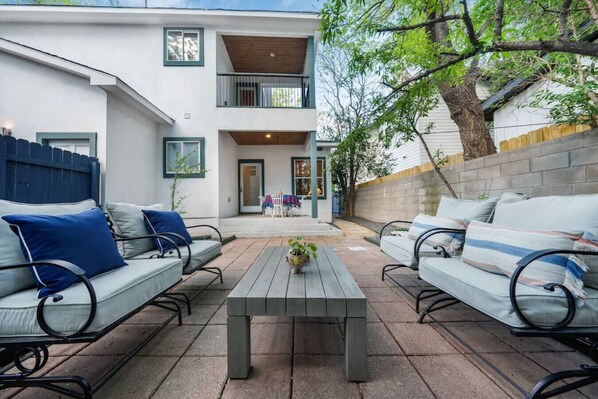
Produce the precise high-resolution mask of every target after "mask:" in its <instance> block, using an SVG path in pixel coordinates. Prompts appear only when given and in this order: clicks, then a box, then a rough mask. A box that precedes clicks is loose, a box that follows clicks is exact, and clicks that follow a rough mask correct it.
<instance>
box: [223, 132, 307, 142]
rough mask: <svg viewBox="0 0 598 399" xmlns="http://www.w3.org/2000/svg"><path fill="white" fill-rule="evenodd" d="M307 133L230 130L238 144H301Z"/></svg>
mask: <svg viewBox="0 0 598 399" xmlns="http://www.w3.org/2000/svg"><path fill="white" fill-rule="evenodd" d="M307 134H308V133H307V132H230V135H231V136H232V138H233V140H235V143H237V144H238V145H303V144H305V141H306V140H307ZM268 136H270V137H268Z"/></svg>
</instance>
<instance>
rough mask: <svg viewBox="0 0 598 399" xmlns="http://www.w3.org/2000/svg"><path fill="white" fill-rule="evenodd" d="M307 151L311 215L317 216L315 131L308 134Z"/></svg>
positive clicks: (315, 217) (316, 145) (316, 148)
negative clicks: (308, 152)
mask: <svg viewBox="0 0 598 399" xmlns="http://www.w3.org/2000/svg"><path fill="white" fill-rule="evenodd" d="M309 151H310V155H311V162H310V163H311V217H312V218H313V219H317V218H318V144H317V142H316V132H310V134H309Z"/></svg>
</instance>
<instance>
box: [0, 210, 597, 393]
mask: <svg viewBox="0 0 598 399" xmlns="http://www.w3.org/2000/svg"><path fill="white" fill-rule="evenodd" d="M335 223H336V224H337V225H338V226H339V227H340V228H342V230H343V231H344V234H345V236H344V237H321V238H318V239H316V242H319V243H326V244H327V245H330V246H331V247H333V248H334V249H335V251H336V252H337V254H338V255H339V257H340V258H341V259H342V260H343V262H344V263H345V264H346V266H347V268H348V269H349V271H350V272H351V274H352V275H353V277H354V278H355V280H356V282H357V283H358V284H359V286H360V287H361V288H362V290H363V292H364V294H365V295H366V296H367V298H368V302H369V304H368V354H369V357H368V360H369V370H370V380H369V381H368V382H367V383H360V384H357V383H349V382H347V381H346V380H345V377H344V368H343V356H342V353H343V342H342V337H341V335H340V330H339V328H338V326H337V325H336V324H335V323H334V321H332V320H331V321H330V322H327V323H315V322H313V321H312V320H310V319H305V318H296V319H295V320H292V319H284V318H266V317H255V318H254V320H253V323H255V324H254V326H253V328H252V353H253V356H252V361H253V368H252V370H251V371H250V374H249V378H248V379H247V380H228V379H227V371H226V305H225V300H226V296H227V294H228V293H229V292H230V290H231V289H232V288H233V287H234V285H235V284H236V283H237V281H238V280H239V279H240V278H241V276H242V275H243V273H244V272H245V271H246V270H247V268H248V267H249V266H250V265H251V263H252V262H253V261H254V260H255V259H256V258H257V257H258V255H259V254H260V253H261V252H262V251H263V250H264V248H265V247H267V246H271V245H281V244H284V243H286V240H285V239H237V240H235V241H233V242H231V243H228V244H226V245H225V246H224V247H223V250H222V252H223V255H222V256H221V257H220V258H218V259H216V260H215V261H214V262H212V263H211V266H218V267H221V268H222V269H223V270H224V284H223V285H220V284H214V285H213V286H212V287H210V289H209V290H207V292H205V293H204V294H202V295H201V296H199V297H198V298H197V299H196V300H195V301H194V302H193V315H192V316H186V315H185V316H184V318H183V323H184V325H183V326H181V327H178V326H176V325H174V324H173V325H172V326H171V327H168V328H167V329H166V330H164V331H163V332H161V333H160V334H159V335H158V336H156V337H155V338H154V339H153V341H151V342H150V344H149V345H148V346H146V348H144V350H143V351H142V352H141V354H140V355H139V356H137V357H135V358H133V359H132V360H131V361H130V362H129V363H128V364H127V365H126V366H125V367H124V368H123V369H122V370H121V371H120V372H119V373H118V374H116V376H115V377H114V378H112V379H111V380H109V381H108V382H107V383H106V384H105V385H104V386H103V387H102V389H101V390H100V391H99V392H98V393H97V394H96V395H95V396H94V397H95V398H100V399H103V398H173V397H178V398H187V397H193V398H219V397H222V398H243V397H248V398H249V397H250V398H285V397H293V398H309V397H318V398H328V397H330V398H332V397H344V398H360V397H362V398H381V397H394V398H396V397H405V398H455V397H460V398H509V397H513V398H519V397H521V394H520V393H519V392H518V391H517V390H516V389H514V388H513V387H512V386H511V385H510V384H508V383H506V382H505V381H504V380H503V379H502V378H501V377H500V376H499V375H498V374H497V373H496V372H494V371H492V370H491V369H490V368H488V367H487V366H485V365H484V364H482V363H480V362H479V361H478V360H477V358H476V357H475V356H474V355H472V354H471V353H470V352H469V351H468V350H466V349H465V348H464V347H463V346H461V345H460V344H459V343H458V342H457V341H456V340H454V339H453V338H452V337H450V335H448V334H447V333H446V332H445V331H444V330H443V329H442V328H441V327H440V326H438V325H435V324H434V323H431V324H430V323H428V324H424V325H418V324H416V320H417V314H416V313H415V311H414V309H413V306H414V302H413V300H412V299H411V298H410V297H409V296H408V295H406V294H405V292H404V291H402V290H401V289H400V288H395V287H394V286H393V285H392V282H382V281H381V280H380V271H381V269H382V266H383V265H385V264H386V263H389V262H390V261H391V259H390V258H389V257H387V256H386V255H384V254H383V253H381V252H380V251H379V249H378V248H377V247H376V246H374V245H372V244H370V243H368V242H366V241H365V240H363V239H362V237H363V236H364V235H372V232H371V231H369V230H367V229H365V228H363V227H360V226H359V225H357V224H354V223H351V222H346V221H342V220H337V221H335ZM403 273H405V276H404V277H403V278H402V280H403V283H404V285H407V286H411V287H413V289H417V288H416V287H418V286H419V283H418V281H417V280H416V279H415V278H414V274H413V272H403ZM203 278H206V277H205V276H201V275H198V276H193V277H191V278H188V279H187V280H186V281H185V282H184V283H183V284H182V285H180V286H179V289H180V290H192V289H193V287H194V286H197V285H202V283H203ZM166 316H167V314H166V313H164V312H163V311H160V310H156V309H155V308H148V309H146V310H144V311H143V312H141V313H140V314H138V315H137V316H135V317H134V318H132V319H130V320H129V321H127V322H126V323H125V324H124V325H122V326H120V327H118V328H117V329H116V330H115V331H114V332H112V333H111V334H109V335H108V336H106V337H105V338H103V339H102V340H100V341H98V342H97V343H93V344H89V345H68V346H62V345H61V346H54V347H50V352H51V354H52V355H53V356H51V357H50V363H51V364H50V365H49V367H47V368H46V370H49V374H79V375H82V376H84V377H87V378H89V380H90V381H91V382H92V383H95V382H97V381H99V380H100V379H101V378H102V375H103V374H104V373H105V371H106V370H107V369H109V368H110V367H111V366H113V365H114V364H115V363H116V362H118V361H119V359H120V357H121V356H122V355H124V354H126V353H127V352H128V351H129V350H130V349H131V348H133V347H134V346H135V344H136V342H138V340H141V339H143V338H144V337H145V336H147V335H148V334H151V333H152V331H153V330H154V328H155V327H154V326H153V325H152V324H153V323H158V322H159V321H160V320H162V319H163V318H164V317H166ZM434 316H435V317H436V318H438V319H439V320H443V321H446V323H444V325H445V326H446V327H447V328H449V329H450V330H451V331H456V332H458V334H459V336H460V337H462V338H464V339H465V340H466V342H467V343H469V344H470V345H471V346H472V347H473V348H475V349H476V350H478V351H480V352H482V353H483V354H484V355H485V356H486V357H487V358H489V359H490V360H491V361H492V362H493V363H494V364H495V365H497V366H498V367H499V368H500V369H501V370H502V371H503V372H504V373H505V374H507V375H508V376H509V377H510V378H512V379H513V380H514V381H515V382H516V383H517V384H518V385H520V386H521V387H523V388H524V389H526V390H529V389H530V388H531V387H532V386H533V384H535V382H537V381H538V380H539V379H540V378H542V377H543V376H545V375H546V374H547V373H548V372H554V371H557V370H558V369H563V368H566V367H569V366H573V367H576V366H577V365H578V364H580V363H584V362H591V361H590V360H589V358H586V357H585V356H583V355H581V354H579V353H576V352H574V351H573V350H572V349H570V348H568V347H567V346H564V345H562V344H560V343H558V342H556V341H553V340H547V339H536V338H526V339H525V340H521V339H518V338H515V337H512V336H510V335H509V332H508V329H507V328H506V327H504V326H502V325H499V324H498V323H496V322H493V321H491V320H490V319H488V318H487V317H485V316H484V315H482V314H480V313H478V312H476V311H474V310H471V309H469V308H467V307H466V306H464V305H459V306H455V307H453V308H449V309H445V310H443V311H440V312H438V313H435V314H434ZM52 395H53V394H52V392H49V391H40V390H37V389H27V390H25V391H23V392H18V391H16V390H12V391H11V390H5V391H2V396H1V397H2V398H9V397H15V398H40V397H44V398H54V397H59V396H52ZM597 396H598V387H596V386H589V387H586V388H583V389H581V390H580V391H578V392H572V393H570V394H568V395H564V396H563V397H567V398H570V397H571V398H584V397H588V398H592V397H597Z"/></svg>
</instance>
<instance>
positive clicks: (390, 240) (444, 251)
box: [380, 193, 522, 286]
mask: <svg viewBox="0 0 598 399" xmlns="http://www.w3.org/2000/svg"><path fill="white" fill-rule="evenodd" d="M514 198H517V199H520V198H522V196H520V195H517V194H513V193H505V194H503V196H502V197H501V201H512V200H513V199H514ZM497 202H498V199H497V198H489V199H486V200H484V201H477V200H458V199H454V198H449V197H444V196H443V197H442V198H441V199H440V204H439V206H438V211H437V212H436V217H438V218H448V219H458V220H464V221H471V220H479V221H484V222H485V221H488V220H489V219H490V218H491V217H492V214H493V212H494V208H495V206H496V203H497ZM395 223H401V224H412V221H405V220H393V221H391V222H388V223H387V224H385V225H384V226H383V227H382V229H381V230H380V250H381V251H382V252H384V253H385V254H387V255H388V256H390V257H391V258H393V259H395V260H396V261H397V262H398V263H393V264H388V265H385V266H384V267H383V268H382V281H384V279H385V277H388V278H390V279H391V280H392V281H393V282H394V283H395V284H397V285H399V286H400V285H401V284H400V283H399V281H398V280H397V279H396V278H394V277H393V276H392V275H391V274H389V272H391V271H393V270H396V269H398V268H402V267H407V268H410V269H412V270H417V269H418V261H417V258H416V251H415V248H416V246H418V245H419V244H420V243H421V245H419V247H418V248H419V249H418V252H419V256H422V257H449V256H450V251H449V250H448V248H446V246H443V245H441V244H436V245H429V244H426V241H427V240H429V239H430V237H431V236H430V233H431V232H434V231H437V230H438V229H439V228H433V227H430V228H429V229H428V228H423V229H421V228H420V229H410V234H407V233H405V232H402V233H400V235H384V232H385V230H386V229H388V228H389V227H391V226H393V225H394V224H395ZM445 227H446V226H445ZM446 233H450V234H460V235H463V234H464V233H465V230H464V229H462V228H457V229H451V230H450V231H446V230H445V229H443V234H446Z"/></svg>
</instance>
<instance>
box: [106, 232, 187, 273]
mask: <svg viewBox="0 0 598 399" xmlns="http://www.w3.org/2000/svg"><path fill="white" fill-rule="evenodd" d="M168 236H174V237H177V238H180V239H182V240H183V241H185V239H184V238H183V237H181V236H180V235H178V234H175V233H160V234H148V235H145V236H136V237H125V236H122V235H119V234H114V237H115V238H114V241H115V242H116V241H134V240H142V239H147V238H161V239H163V240H166V241H168V242H169V243H170V244H172V246H173V247H174V249H176V252H177V254H178V256H179V259H183V256H182V255H181V250H180V249H179V246H178V245H177V244H176V242H174V240H173V239H171V238H168ZM186 245H187V249H188V251H189V258H187V263H185V266H184V267H186V266H187V264H188V263H189V260H190V259H191V248H189V245H188V244H186ZM160 255H161V256H162V257H164V254H163V253H161V254H160Z"/></svg>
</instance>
